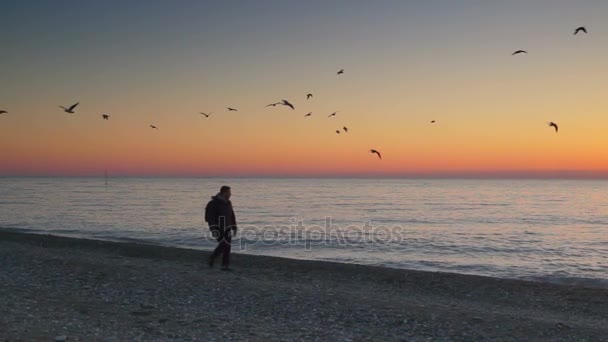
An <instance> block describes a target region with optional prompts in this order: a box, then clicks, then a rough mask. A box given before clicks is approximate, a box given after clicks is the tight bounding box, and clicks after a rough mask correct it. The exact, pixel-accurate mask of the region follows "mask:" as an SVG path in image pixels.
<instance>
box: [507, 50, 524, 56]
mask: <svg viewBox="0 0 608 342" xmlns="http://www.w3.org/2000/svg"><path fill="white" fill-rule="evenodd" d="M522 53H528V51H526V50H517V51H515V52H513V53H512V54H511V56H515V55H519V54H522Z"/></svg>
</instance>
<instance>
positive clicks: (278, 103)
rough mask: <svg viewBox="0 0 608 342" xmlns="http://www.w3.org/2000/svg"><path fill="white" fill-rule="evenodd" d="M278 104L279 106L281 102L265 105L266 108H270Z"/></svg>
mask: <svg viewBox="0 0 608 342" xmlns="http://www.w3.org/2000/svg"><path fill="white" fill-rule="evenodd" d="M280 104H281V102H275V103H271V104H268V105H266V107H270V106H273V107H276V105H280Z"/></svg>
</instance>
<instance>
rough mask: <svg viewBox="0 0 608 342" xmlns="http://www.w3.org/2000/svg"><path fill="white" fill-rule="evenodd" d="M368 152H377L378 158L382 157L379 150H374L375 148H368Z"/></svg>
mask: <svg viewBox="0 0 608 342" xmlns="http://www.w3.org/2000/svg"><path fill="white" fill-rule="evenodd" d="M369 152H370V153H375V154H377V155H378V158H380V159H382V156H381V155H380V152H378V151H376V150H374V149H371V150H369Z"/></svg>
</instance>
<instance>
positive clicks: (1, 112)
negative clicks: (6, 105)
mask: <svg viewBox="0 0 608 342" xmlns="http://www.w3.org/2000/svg"><path fill="white" fill-rule="evenodd" d="M6 113H8V112H7V111H5V110H0V114H6Z"/></svg>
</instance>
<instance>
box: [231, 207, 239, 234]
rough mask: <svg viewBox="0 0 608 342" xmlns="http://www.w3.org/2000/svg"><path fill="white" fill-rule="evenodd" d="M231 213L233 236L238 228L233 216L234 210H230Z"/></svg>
mask: <svg viewBox="0 0 608 342" xmlns="http://www.w3.org/2000/svg"><path fill="white" fill-rule="evenodd" d="M231 211H232V222H233V223H234V224H233V226H232V230H233V231H234V235H236V232H237V230H238V227H237V226H236V215H235V214H234V209H232V208H231Z"/></svg>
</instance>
